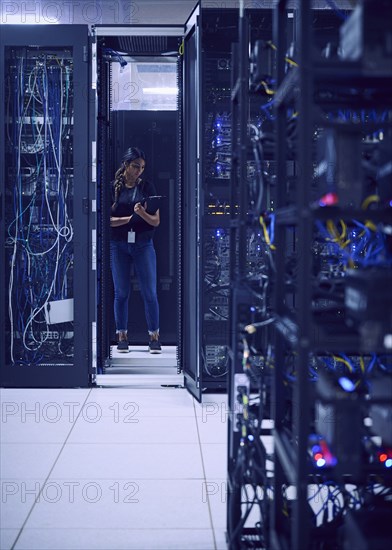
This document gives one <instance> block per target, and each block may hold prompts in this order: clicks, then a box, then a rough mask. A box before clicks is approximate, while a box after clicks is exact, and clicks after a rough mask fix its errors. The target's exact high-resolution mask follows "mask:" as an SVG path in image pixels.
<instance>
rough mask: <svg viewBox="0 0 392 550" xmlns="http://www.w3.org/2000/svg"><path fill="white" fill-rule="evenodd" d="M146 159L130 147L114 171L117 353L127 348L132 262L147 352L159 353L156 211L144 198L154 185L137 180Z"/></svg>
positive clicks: (113, 265)
mask: <svg viewBox="0 0 392 550" xmlns="http://www.w3.org/2000/svg"><path fill="white" fill-rule="evenodd" d="M145 166H146V158H145V155H144V153H143V151H141V150H140V149H138V148H137V147H130V148H129V149H128V150H127V151H126V153H125V154H124V156H123V159H122V163H121V166H120V168H119V169H118V170H117V172H116V175H115V180H114V184H113V189H112V195H113V204H112V207H111V213H110V227H111V236H110V261H111V269H112V275H113V283H114V317H115V322H116V333H117V338H118V345H117V350H118V351H120V352H123V353H127V352H128V351H129V349H128V301H129V295H130V290H131V276H130V269H131V264H132V262H133V264H134V266H135V271H136V275H137V278H138V281H139V285H140V291H141V295H142V298H143V301H144V310H145V315H146V321H147V328H148V333H149V351H150V353H161V351H162V349H161V344H160V342H159V305H158V298H157V290H156V287H157V275H156V255H155V249H154V244H153V236H154V231H155V228H156V227H158V225H159V222H160V218H159V210H156V211H155V212H153V211H149V209H148V208H147V202H146V199H147V197H150V196H153V195H156V190H155V187H154V185H152V184H151V183H149V182H147V181H144V180H142V179H141V178H140V176H141V174H142V173H143V171H144V169H145Z"/></svg>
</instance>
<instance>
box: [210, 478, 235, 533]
mask: <svg viewBox="0 0 392 550" xmlns="http://www.w3.org/2000/svg"><path fill="white" fill-rule="evenodd" d="M204 483H205V489H204V491H205V494H206V495H208V500H209V504H210V510H211V517H212V524H213V527H214V529H215V530H216V529H225V528H226V514H227V498H228V490H229V489H228V485H227V481H226V480H225V479H216V480H207V481H206V482H204Z"/></svg>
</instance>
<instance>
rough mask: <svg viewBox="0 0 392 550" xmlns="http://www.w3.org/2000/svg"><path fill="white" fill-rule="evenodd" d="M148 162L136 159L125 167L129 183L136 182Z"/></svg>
mask: <svg viewBox="0 0 392 550" xmlns="http://www.w3.org/2000/svg"><path fill="white" fill-rule="evenodd" d="M145 166H146V163H145V161H144V160H143V159H140V158H138V159H134V160H131V162H129V163H128V164H127V166H126V168H125V174H126V178H127V182H128V183H132V184H133V183H135V182H136V181H137V180H138V178H139V177H140V176H141V174H142V173H143V170H144V168H145Z"/></svg>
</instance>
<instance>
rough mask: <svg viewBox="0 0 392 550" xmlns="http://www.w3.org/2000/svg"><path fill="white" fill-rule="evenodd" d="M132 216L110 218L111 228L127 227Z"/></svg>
mask: <svg viewBox="0 0 392 550" xmlns="http://www.w3.org/2000/svg"><path fill="white" fill-rule="evenodd" d="M131 218H132V216H126V217H125V218H113V217H110V227H119V226H120V225H126V224H127V223H129V222H130V221H131Z"/></svg>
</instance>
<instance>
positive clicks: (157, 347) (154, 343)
mask: <svg viewBox="0 0 392 550" xmlns="http://www.w3.org/2000/svg"><path fill="white" fill-rule="evenodd" d="M148 351H149V352H150V353H162V348H161V343H160V341H159V340H150V342H149V344H148Z"/></svg>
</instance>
